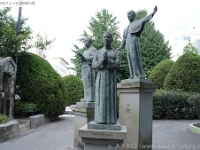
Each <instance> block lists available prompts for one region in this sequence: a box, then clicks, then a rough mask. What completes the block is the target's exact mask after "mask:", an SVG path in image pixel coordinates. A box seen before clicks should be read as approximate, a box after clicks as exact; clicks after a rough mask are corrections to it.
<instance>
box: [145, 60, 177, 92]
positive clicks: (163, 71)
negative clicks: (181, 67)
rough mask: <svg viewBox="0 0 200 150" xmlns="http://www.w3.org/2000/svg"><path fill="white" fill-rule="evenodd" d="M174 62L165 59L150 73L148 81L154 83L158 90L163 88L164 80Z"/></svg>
mask: <svg viewBox="0 0 200 150" xmlns="http://www.w3.org/2000/svg"><path fill="white" fill-rule="evenodd" d="M174 63H175V62H174V61H173V60H170V59H165V60H163V61H161V62H160V63H158V64H157V65H156V66H155V67H154V68H153V69H152V71H151V72H150V74H149V79H151V80H152V81H153V82H155V83H156V84H157V85H158V87H159V88H161V89H162V88H163V83H164V79H165V77H166V76H167V74H168V73H169V71H170V68H171V67H172V66H173V65H174Z"/></svg>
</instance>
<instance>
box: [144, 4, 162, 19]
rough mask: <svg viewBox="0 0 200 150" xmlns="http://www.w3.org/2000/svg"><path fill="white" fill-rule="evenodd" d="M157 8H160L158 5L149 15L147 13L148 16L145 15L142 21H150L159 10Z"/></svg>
mask: <svg viewBox="0 0 200 150" xmlns="http://www.w3.org/2000/svg"><path fill="white" fill-rule="evenodd" d="M157 10H158V8H157V6H155V7H154V10H153V12H152V13H150V14H149V15H147V16H146V17H144V18H143V19H142V22H143V23H146V22H148V21H149V20H151V19H152V18H153V16H154V14H155V13H156V12H157Z"/></svg>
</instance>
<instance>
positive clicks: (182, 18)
mask: <svg viewBox="0 0 200 150" xmlns="http://www.w3.org/2000/svg"><path fill="white" fill-rule="evenodd" d="M10 1H12V2H17V1H18V0H0V2H10ZM24 1H25V0H24ZM25 2H34V3H35V4H34V5H22V16H23V17H24V18H28V21H27V25H29V26H30V27H31V29H32V30H33V33H34V35H35V34H37V33H40V34H41V35H43V36H44V35H45V33H46V34H47V35H48V38H49V39H54V38H55V42H54V43H53V44H52V47H51V49H50V50H48V53H50V55H51V56H52V57H63V58H65V59H66V60H67V61H68V62H70V61H69V59H70V58H72V57H73V56H74V53H73V52H72V51H71V49H73V44H80V45H81V43H78V41H77V40H78V39H79V38H80V36H81V34H82V33H83V31H84V30H86V31H87V30H88V29H87V27H88V25H89V21H90V20H91V17H95V14H96V13H97V12H98V11H101V10H102V9H107V10H108V11H109V13H111V14H112V15H113V16H116V17H117V21H119V22H120V23H119V25H118V26H119V31H120V34H121V37H122V33H123V30H124V28H125V27H126V26H127V25H128V23H129V22H128V19H127V15H126V14H127V12H128V11H129V10H135V11H138V10H142V9H146V10H147V11H148V13H151V12H152V11H153V9H154V7H155V6H157V7H158V11H157V13H156V14H155V15H154V17H153V19H152V21H153V22H154V23H155V27H156V29H158V30H159V31H160V32H161V33H162V34H163V35H164V37H165V40H166V41H168V40H170V38H173V37H174V34H175V33H177V32H178V31H179V30H183V29H184V28H185V27H186V26H187V25H188V24H191V25H192V26H193V25H195V26H196V27H199V29H200V17H199V16H200V9H199V8H200V6H199V2H198V0H70V1H68V0H56V1H55V0H52V1H49V0H42V1H41V0H26V1H25ZM5 6H8V7H12V11H11V15H12V16H13V17H14V18H16V19H17V16H18V8H19V5H2V4H1V3H0V8H2V7H5ZM199 33H200V30H199Z"/></svg>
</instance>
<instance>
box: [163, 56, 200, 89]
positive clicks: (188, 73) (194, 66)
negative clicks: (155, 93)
mask: <svg viewBox="0 0 200 150" xmlns="http://www.w3.org/2000/svg"><path fill="white" fill-rule="evenodd" d="M199 75H200V56H199V55H197V54H193V53H185V54H184V55H182V56H180V57H179V58H178V60H177V61H176V63H175V64H174V65H173V66H172V68H171V69H170V72H169V73H168V75H167V76H166V78H165V81H164V89H167V90H178V89H181V90H183V91H186V92H200V76H199Z"/></svg>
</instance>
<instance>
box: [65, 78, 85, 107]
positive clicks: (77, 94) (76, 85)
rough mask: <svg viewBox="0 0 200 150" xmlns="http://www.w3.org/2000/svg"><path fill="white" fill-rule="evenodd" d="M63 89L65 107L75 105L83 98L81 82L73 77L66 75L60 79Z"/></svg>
mask: <svg viewBox="0 0 200 150" xmlns="http://www.w3.org/2000/svg"><path fill="white" fill-rule="evenodd" d="M62 81H63V83H64V88H65V90H64V91H65V94H66V98H65V103H66V106H70V105H72V104H76V102H79V101H80V100H81V98H83V82H82V80H81V79H80V78H79V77H78V76H75V75H68V76H65V77H63V78H62Z"/></svg>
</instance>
